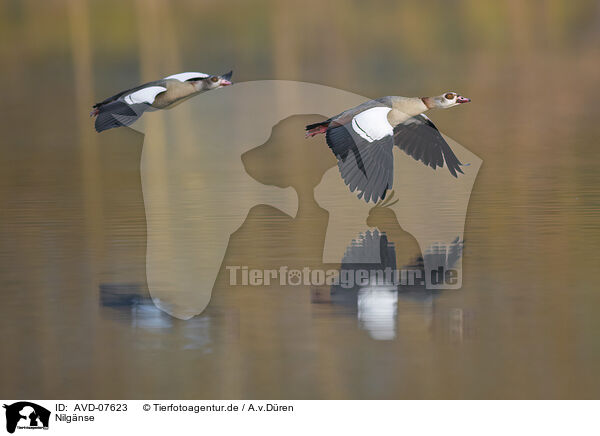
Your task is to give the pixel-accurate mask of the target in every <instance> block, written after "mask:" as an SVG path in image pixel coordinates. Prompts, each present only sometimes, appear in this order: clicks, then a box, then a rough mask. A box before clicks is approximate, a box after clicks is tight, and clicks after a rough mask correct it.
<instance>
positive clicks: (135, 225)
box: [0, 0, 600, 398]
mask: <svg viewBox="0 0 600 436" xmlns="http://www.w3.org/2000/svg"><path fill="white" fill-rule="evenodd" d="M106 3H107V2H103V3H100V2H95V1H90V2H75V1H73V2H69V1H64V2H63V1H54V2H47V3H39V2H33V1H25V2H10V1H2V2H0V22H1V26H0V28H1V29H2V33H3V35H4V36H3V38H2V44H0V50H1V54H2V58H3V59H4V60H5V62H3V65H2V68H1V69H0V77H1V78H2V83H4V84H5V86H4V87H3V89H4V91H3V104H2V109H1V110H2V117H0V125H1V126H2V131H3V141H2V146H1V150H2V159H0V165H1V168H0V170H1V171H0V196H1V198H2V215H1V218H0V234H1V237H2V244H1V248H0V259H1V262H0V265H1V266H0V271H1V272H0V283H1V284H2V289H3V291H2V294H1V295H2V296H1V304H0V307H2V309H1V311H2V316H1V317H0V328H1V329H2V332H3V335H4V336H3V337H4V338H5V341H7V342H6V343H7V344H8V345H5V350H8V351H6V352H3V353H2V354H1V355H0V367H1V368H2V371H0V386H2V389H3V392H4V393H5V396H7V397H32V398H46V397H47V398H53V397H64V398H75V397H79V398H81V397H86V398H143V397H163V398H164V397H167V396H171V397H183V398H214V397H219V398H249V397H260V398H267V397H269V398H571V397H575V398H597V397H598V393H599V392H600V381H599V379H598V378H597V377H596V368H597V367H598V364H599V363H600V344H599V343H598V340H597V333H596V332H597V330H598V328H599V327H600V325H599V321H598V317H597V316H596V308H597V307H598V303H600V297H599V294H598V292H597V285H596V277H595V274H594V271H595V270H596V269H597V264H598V250H597V247H598V243H599V242H600V228H599V226H598V207H599V201H598V186H599V183H598V182H599V181H600V180H599V176H598V171H597V144H598V140H599V136H600V135H599V130H598V123H597V118H598V110H597V104H596V101H597V100H598V98H599V97H600V96H599V95H598V93H599V92H600V91H599V90H598V87H597V77H599V76H600V63H599V62H598V47H599V45H598V42H599V41H598V39H599V36H600V31H599V28H600V26H599V25H598V16H600V15H599V11H600V10H599V8H598V6H597V3H596V2H593V1H582V2H577V3H572V2H570V3H569V2H562V1H554V2H547V3H544V5H543V7H541V6H539V5H537V4H535V5H534V4H526V3H523V2H508V3H506V4H500V3H499V4H495V5H491V4H486V3H482V2H475V1H462V2H458V6H457V5H456V4H455V3H451V4H447V5H446V4H445V3H439V2H436V3H430V2H403V3H402V4H398V5H394V6H391V7H388V8H387V9H386V11H387V12H386V13H381V12H379V10H380V8H377V7H369V8H368V9H361V8H360V6H359V4H348V3H344V4H343V5H342V4H339V5H335V4H333V5H331V6H329V7H328V8H330V9H331V11H330V16H331V17H334V19H326V17H321V16H317V17H314V14H311V13H310V9H311V7H310V6H311V4H312V3H311V2H308V4H307V3H306V2H305V3H304V4H303V5H302V7H300V6H290V8H291V9H290V8H284V7H282V6H276V5H275V3H274V4H270V3H269V2H260V3H258V4H256V5H252V6H250V5H249V4H248V5H247V4H246V3H244V2H240V3H239V4H231V6H232V7H233V8H235V9H236V10H237V12H238V13H236V14H224V13H223V10H222V3H219V2H208V3H204V4H202V5H200V4H197V3H196V2H175V3H171V2H169V3H167V2H166V1H162V0H154V1H152V2H131V3H125V4H123V3H118V2H108V3H110V4H112V5H113V6H114V7H115V8H117V9H118V10H119V13H118V14H114V15H113V14H110V13H108V12H107V11H109V10H111V8H110V7H107V6H105V4H106ZM276 3H277V5H278V4H279V3H278V2H276ZM117 5H118V6H117ZM169 5H172V6H169ZM314 5H317V3H314ZM165 17H166V18H165ZM313 18H314V21H313ZM424 19H426V20H427V22H428V23H430V25H429V26H427V27H428V29H429V31H428V32H424V33H419V29H420V27H421V26H420V25H419V24H418V23H420V22H421V21H422V20H424ZM157 22H160V23H162V24H158V25H157V24H156V23H157ZM142 23H154V27H155V28H156V29H157V30H156V32H145V31H144V27H143V26H142V25H141V24H142ZM452 23H460V26H456V25H453V24H452ZM282 29H285V32H284V31H283V30H282ZM282 32H284V33H283V35H282ZM324 32H325V33H324ZM415 33H417V34H418V35H419V37H415V36H414V35H415ZM325 34H326V35H327V36H326V42H324V38H325V37H324V35H325ZM279 36H285V37H281V38H280V37H279ZM230 67H231V68H233V69H234V70H235V74H234V80H235V79H237V80H239V81H248V80H259V79H271V78H276V79H287V80H300V81H307V82H314V83H320V84H325V85H328V86H332V87H336V88H340V89H348V90H350V91H352V92H355V93H358V94H361V95H366V96H369V97H377V96H381V95H389V94H402V95H422V94H438V93H440V92H442V91H445V90H446V89H454V90H457V91H459V92H461V93H463V94H464V95H467V96H469V97H471V98H472V99H473V103H471V104H470V105H467V106H465V107H464V108H460V110H452V111H446V112H438V113H435V114H432V116H431V117H432V119H433V120H434V122H435V123H436V124H437V125H438V126H439V128H440V129H441V130H442V131H443V132H444V133H447V134H448V135H450V136H451V137H452V138H455V139H457V140H458V141H460V143H461V144H463V145H464V146H466V147H468V148H470V149H471V150H472V151H473V152H474V153H475V154H477V155H478V156H480V157H481V158H482V159H483V161H484V163H483V166H482V168H481V170H480V173H479V175H478V179H477V181H476V183H475V187H474V190H473V194H472V197H471V200H470V206H469V211H468V214H467V222H466V228H465V251H464V257H463V287H462V289H460V290H456V291H447V292H439V293H435V294H432V295H429V296H425V295H419V294H418V295H399V296H398V307H397V318H396V325H395V328H396V337H395V339H394V340H392V341H375V340H373V338H372V337H371V336H370V335H369V333H368V331H366V330H364V329H361V326H360V324H359V322H358V320H357V316H356V313H355V312H354V311H353V310H354V309H351V308H350V309H348V308H346V307H343V306H342V305H336V304H328V303H327V304H316V303H315V302H314V294H311V289H309V288H304V287H293V288H277V287H262V288H261V287H243V286H239V287H235V288H231V287H230V286H229V285H228V282H229V277H228V273H227V271H226V270H224V269H222V270H221V272H220V274H219V277H218V279H217V283H216V285H215V288H214V290H213V298H212V301H211V304H210V305H209V308H208V310H207V311H206V312H205V313H204V314H203V315H202V316H200V317H198V318H194V319H193V320H191V321H189V322H184V321H180V320H177V319H174V318H170V317H168V315H166V314H163V313H160V312H159V311H157V310H156V309H155V308H154V306H153V305H152V304H150V302H149V300H148V289H147V286H146V271H145V261H146V260H145V255H146V221H145V211H144V204H143V199H142V192H141V182H140V169H139V168H140V167H139V164H140V158H141V146H142V137H141V135H140V134H138V133H135V132H133V131H131V130H126V129H118V130H114V131H110V132H105V133H104V134H102V135H97V134H96V133H95V132H94V131H93V128H92V122H91V120H89V119H87V118H86V117H87V113H88V111H89V106H91V104H92V103H93V102H94V101H96V100H99V99H101V98H104V97H105V96H107V95H109V94H111V93H113V92H115V91H117V90H119V89H121V88H125V87H128V86H130V85H133V84H136V83H138V82H141V81H144V80H151V79H154V78H156V77H160V76H164V75H167V74H171V73H174V72H178V71H180V70H182V71H183V70H192V71H194V70H199V71H206V72H221V71H226V70H227V69H228V68H230ZM284 103H285V102H284ZM182 107H183V106H182ZM186 116H188V117H193V116H194V115H193V114H192V113H188V114H187V115H186ZM252 116H259V115H258V114H257V115H254V114H252ZM185 124H186V123H183V122H182V125H185ZM186 136H187V135H185V134H182V135H181V138H182V140H183V139H184V138H186ZM322 145H323V147H325V144H324V143H323V144H322ZM313 147H316V144H315V145H313V144H310V145H307V147H306V153H298V155H294V159H293V162H290V163H288V165H290V167H289V168H286V166H285V165H286V164H285V163H284V164H281V165H278V166H276V167H275V166H274V167H273V168H279V170H278V171H282V170H286V169H287V170H288V171H285V175H286V177H290V178H295V177H299V180H300V181H301V183H299V185H300V186H305V187H306V192H304V193H299V197H300V198H302V199H305V203H304V202H303V203H301V209H300V210H301V213H300V214H299V215H298V216H296V217H290V216H288V215H286V214H282V213H281V212H280V211H277V210H274V209H272V208H269V207H262V206H258V207H257V208H256V209H253V210H252V212H251V213H252V218H253V219H252V220H250V221H248V222H246V223H245V224H244V225H243V226H242V227H241V228H240V229H239V230H238V231H237V232H235V233H234V235H233V236H232V238H231V240H230V244H229V247H228V252H227V256H228V259H229V261H230V263H231V264H235V262H237V263H240V264H246V265H253V262H254V263H255V264H256V265H260V268H265V265H269V264H270V262H271V263H272V264H278V262H281V259H282V258H286V259H289V260H290V265H294V264H295V262H296V263H297V264H298V265H302V266H305V265H310V264H311V262H312V261H313V259H314V256H316V255H317V252H318V247H319V246H320V243H321V242H320V240H319V238H320V237H322V236H321V235H322V232H319V228H320V226H321V225H322V224H321V223H322V221H323V217H324V216H325V215H326V213H327V212H326V211H325V210H324V209H323V208H321V207H319V205H318V204H315V203H314V202H313V201H312V199H311V196H310V195H309V194H310V189H309V187H310V186H311V185H312V184H313V183H314V181H312V179H310V180H309V178H308V176H307V178H306V179H303V178H302V176H299V174H310V171H309V170H310V169H311V168H314V161H313V160H312V157H313V156H315V155H318V153H320V152H319V151H315V150H313ZM313 153H314V154H313ZM276 158H277V157H276V156H274V157H273V159H276ZM251 159H253V158H252V157H251V156H250V155H247V156H246V157H245V158H244V160H245V161H244V164H248V165H253V163H252V162H250V160H251ZM326 159H328V158H327V157H323V161H321V160H319V164H320V165H321V164H322V165H325V166H326V165H329V164H330V163H328V162H327V160H326ZM292 163H293V165H291V164H292ZM254 164H256V165H260V163H254ZM331 164H333V162H331ZM303 169H306V170H307V171H303ZM157 170H158V171H160V170H161V168H160V167H159V168H157ZM261 174H264V177H265V178H269V177H271V178H272V177H275V176H277V174H272V173H268V172H263V171H261ZM304 180H305V185H304V183H303V181H304ZM190 183H196V181H194V180H191V181H190ZM300 194H302V195H300ZM382 218H385V217H382ZM274 228H276V229H278V230H277V231H272V230H273V229H274ZM265 234H269V235H270V236H269V237H264V235H265ZM256 235H261V238H257V237H256ZM291 247H294V248H291ZM408 256H409V255H408V254H407V257H408ZM315 262H316V261H315Z"/></svg>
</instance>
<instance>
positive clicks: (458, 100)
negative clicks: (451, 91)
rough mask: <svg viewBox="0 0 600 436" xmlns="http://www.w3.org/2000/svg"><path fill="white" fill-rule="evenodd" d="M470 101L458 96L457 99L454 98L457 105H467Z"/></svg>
mask: <svg viewBox="0 0 600 436" xmlns="http://www.w3.org/2000/svg"><path fill="white" fill-rule="evenodd" d="M470 101H471V99H470V98H467V97H463V96H462V95H459V96H458V97H456V102H457V103H468V102H470Z"/></svg>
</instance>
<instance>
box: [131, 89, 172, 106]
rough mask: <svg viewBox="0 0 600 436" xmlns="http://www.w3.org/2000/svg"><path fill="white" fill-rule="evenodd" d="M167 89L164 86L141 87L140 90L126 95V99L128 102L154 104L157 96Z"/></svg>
mask: <svg viewBox="0 0 600 436" xmlns="http://www.w3.org/2000/svg"><path fill="white" fill-rule="evenodd" d="M166 90H167V88H165V87H163V86H149V87H147V88H144V89H140V90H139V91H135V92H132V93H131V94H129V95H127V96H125V98H124V100H125V103H127V104H140V103H148V104H152V103H154V99H155V98H156V96H157V95H158V94H160V93H161V92H163V91H166Z"/></svg>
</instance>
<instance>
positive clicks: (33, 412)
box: [3, 401, 50, 433]
mask: <svg viewBox="0 0 600 436" xmlns="http://www.w3.org/2000/svg"><path fill="white" fill-rule="evenodd" d="M3 407H4V408H5V409H6V431H7V432H9V433H14V432H15V430H16V429H17V428H19V429H47V428H48V425H49V424H50V411H49V410H48V409H46V408H44V407H42V406H40V405H38V404H35V403H31V402H29V401H19V402H17V403H13V404H10V405H7V404H4V406H3Z"/></svg>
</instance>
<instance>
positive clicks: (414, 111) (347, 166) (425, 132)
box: [306, 91, 471, 203]
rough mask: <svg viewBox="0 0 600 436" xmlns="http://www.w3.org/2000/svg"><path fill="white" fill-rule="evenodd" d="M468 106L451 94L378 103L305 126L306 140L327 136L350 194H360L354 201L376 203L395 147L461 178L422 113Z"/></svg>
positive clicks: (388, 182)
mask: <svg viewBox="0 0 600 436" xmlns="http://www.w3.org/2000/svg"><path fill="white" fill-rule="evenodd" d="M470 101H471V100H470V99H468V98H466V97H463V96H461V95H459V94H457V93H456V92H451V91H450V92H446V93H444V94H442V95H438V96H436V97H422V98H421V97H397V96H388V97H383V98H378V99H376V100H370V101H367V102H365V103H363V104H361V105H359V106H356V107H354V108H352V109H348V110H346V111H344V112H342V113H341V114H338V115H336V116H334V117H331V118H329V119H328V120H326V121H323V122H320V123H315V124H310V125H308V126H306V137H307V138H308V137H312V136H315V135H318V134H320V133H325V139H326V140H327V144H328V145H329V148H330V149H331V151H333V153H334V154H335V156H336V158H337V160H338V168H339V170H340V174H341V176H342V178H343V179H344V182H345V183H346V185H348V187H349V188H350V191H351V192H354V191H355V190H357V189H358V190H359V191H360V192H359V194H358V198H363V199H364V200H365V201H366V202H367V203H368V202H369V201H373V202H376V201H378V200H379V199H384V198H385V195H386V192H387V191H388V189H391V188H392V183H393V180H394V160H393V155H392V147H393V146H394V144H395V145H397V146H398V147H400V148H401V149H402V150H404V152H405V153H406V154H408V155H409V156H412V157H413V158H414V159H415V160H420V161H421V162H423V163H424V164H425V165H429V166H430V167H431V168H433V169H434V170H435V169H436V168H437V167H443V166H444V162H446V165H447V166H448V171H450V174H452V175H453V176H454V177H457V172H459V173H462V170H461V168H460V167H461V166H462V165H463V164H462V163H461V162H460V161H459V160H458V158H457V157H456V156H455V155H454V153H453V152H452V149H451V148H450V146H449V145H448V143H447V142H446V141H445V140H444V138H443V137H442V135H441V134H440V132H439V131H438V129H437V128H436V127H435V125H434V124H433V123H432V122H431V120H430V119H429V118H427V116H425V115H424V114H423V112H425V111H427V110H429V109H434V108H440V109H447V108H451V107H454V106H456V105H459V104H462V103H468V102H470ZM349 156H350V157H349Z"/></svg>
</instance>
